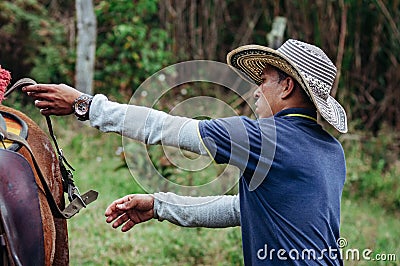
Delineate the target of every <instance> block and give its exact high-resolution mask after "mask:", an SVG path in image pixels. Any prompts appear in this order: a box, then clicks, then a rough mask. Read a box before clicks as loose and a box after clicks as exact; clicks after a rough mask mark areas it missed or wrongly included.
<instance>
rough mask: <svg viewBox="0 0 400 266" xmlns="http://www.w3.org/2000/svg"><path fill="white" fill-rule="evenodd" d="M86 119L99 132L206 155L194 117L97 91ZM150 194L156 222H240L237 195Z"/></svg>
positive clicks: (201, 224) (220, 224)
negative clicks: (122, 100) (121, 100)
mask: <svg viewBox="0 0 400 266" xmlns="http://www.w3.org/2000/svg"><path fill="white" fill-rule="evenodd" d="M89 118H90V125H91V126H92V127H95V128H97V129H99V130H100V131H102V132H115V133H118V134H120V135H123V136H125V137H128V138H131V139H135V140H138V141H141V142H143V143H145V144H163V145H167V146H174V147H179V148H183V149H185V150H188V151H192V152H195V153H198V154H203V155H206V154H207V152H206V149H205V147H204V146H203V145H202V142H201V140H200V138H199V135H198V133H197V130H198V123H199V121H198V120H195V119H191V118H186V117H179V116H171V115H169V114H167V113H165V112H161V111H157V110H154V109H151V108H148V107H143V106H136V105H127V104H119V103H116V102H111V101H109V100H108V99H107V97H106V96H104V95H101V94H98V95H95V96H94V98H93V100H92V104H91V107H90V113H89ZM177 132H178V134H177ZM154 196H155V199H154V218H156V219H158V220H159V221H163V220H167V221H169V222H171V223H174V224H177V225H180V226H186V227H210V228H218V227H230V226H239V225H240V209H239V197H238V195H236V196H227V195H224V196H209V197H187V196H178V195H176V194H173V193H155V194H154Z"/></svg>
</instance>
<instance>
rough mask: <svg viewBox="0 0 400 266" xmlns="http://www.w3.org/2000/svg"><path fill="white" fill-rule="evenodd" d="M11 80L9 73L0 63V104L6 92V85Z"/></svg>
mask: <svg viewBox="0 0 400 266" xmlns="http://www.w3.org/2000/svg"><path fill="white" fill-rule="evenodd" d="M10 81H11V73H10V71H7V70H5V69H3V68H1V65H0V104H1V102H2V101H3V100H4V93H5V92H6V89H7V86H8V85H9V84H10Z"/></svg>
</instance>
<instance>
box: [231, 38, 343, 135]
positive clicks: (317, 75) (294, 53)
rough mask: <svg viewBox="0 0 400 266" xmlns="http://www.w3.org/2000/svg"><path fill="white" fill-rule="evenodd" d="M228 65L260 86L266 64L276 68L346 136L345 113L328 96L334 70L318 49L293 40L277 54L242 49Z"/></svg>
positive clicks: (262, 48) (265, 49) (250, 47)
mask: <svg viewBox="0 0 400 266" xmlns="http://www.w3.org/2000/svg"><path fill="white" fill-rule="evenodd" d="M227 62H228V65H230V66H233V67H234V68H236V69H239V70H240V71H242V72H244V73H245V74H246V75H247V76H248V77H250V78H251V79H252V80H253V81H254V82H255V83H256V84H257V85H260V84H261V73H262V70H263V69H264V68H265V66H266V65H267V64H269V65H273V66H275V67H277V68H279V69H280V70H282V71H284V72H285V73H287V74H288V75H290V76H291V77H293V78H294V79H296V80H297V82H299V84H300V85H301V87H302V88H303V89H304V90H305V91H306V93H307V94H308V96H309V97H310V99H311V100H312V102H313V103H314V104H315V106H316V107H317V110H318V111H319V113H320V114H321V116H322V117H323V118H324V119H325V120H326V121H327V122H328V123H329V124H331V125H332V126H333V127H334V128H336V129H337V130H338V131H339V132H341V133H346V132H347V117H346V111H345V110H344V108H343V107H342V106H341V105H340V104H339V103H338V102H337V101H336V100H335V99H334V98H333V97H332V96H330V92H331V89H332V85H333V82H334V81H335V77H336V67H335V65H334V64H333V63H332V61H331V60H330V59H329V58H328V56H327V55H326V54H325V53H324V52H323V51H322V50H321V49H320V48H318V47H316V46H314V45H311V44H308V43H304V42H301V41H298V40H293V39H289V40H287V41H286V42H285V43H284V44H283V45H282V46H281V47H279V48H278V49H277V50H274V49H271V48H268V47H265V46H260V45H245V46H241V47H239V48H237V49H235V50H233V51H231V52H230V53H229V54H228V55H227Z"/></svg>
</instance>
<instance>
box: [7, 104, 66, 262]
mask: <svg viewBox="0 0 400 266" xmlns="http://www.w3.org/2000/svg"><path fill="white" fill-rule="evenodd" d="M0 111H4V112H8V113H11V114H14V115H16V116H18V117H19V118H20V119H22V120H23V121H25V123H26V124H27V125H28V137H27V142H28V144H29V146H30V147H31V149H32V151H33V154H34V156H35V159H36V161H37V163H38V165H39V166H40V169H41V171H42V173H43V176H44V177H45V178H46V181H47V184H48V186H49V188H50V190H51V192H52V194H53V197H54V199H55V200H56V202H57V204H58V205H59V206H60V207H61V208H63V207H64V194H63V187H62V177H61V172H60V167H59V163H58V158H57V154H56V152H55V151H54V149H53V146H52V143H51V142H50V140H49V138H48V137H47V135H46V133H45V132H44V131H43V130H42V129H41V128H40V127H39V126H38V125H37V124H36V123H35V122H34V121H33V120H32V119H30V118H29V117H28V116H26V115H25V114H23V113H22V112H19V111H17V110H15V109H12V108H10V107H7V106H4V105H0ZM18 153H19V154H21V155H22V156H23V157H25V158H26V160H27V161H28V162H29V164H30V166H31V168H32V170H33V173H34V175H35V180H36V184H37V186H38V188H39V189H38V197H39V203H40V215H41V218H42V225H43V240H44V242H43V243H44V253H45V254H44V256H45V258H44V260H45V265H68V264H69V252H68V231H67V222H66V220H65V219H61V218H54V216H53V214H52V212H51V209H50V206H49V204H48V201H47V199H46V195H45V194H44V192H43V187H42V184H41V182H40V179H39V177H38V174H37V172H36V171H35V167H34V166H33V161H32V158H31V155H30V153H29V152H28V150H27V149H26V148H25V147H21V148H20V149H19V150H18ZM0 160H1V158H0ZM26 219H29V217H26Z"/></svg>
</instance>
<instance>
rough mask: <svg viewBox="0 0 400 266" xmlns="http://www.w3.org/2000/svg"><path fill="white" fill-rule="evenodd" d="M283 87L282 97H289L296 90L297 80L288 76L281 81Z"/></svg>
mask: <svg viewBox="0 0 400 266" xmlns="http://www.w3.org/2000/svg"><path fill="white" fill-rule="evenodd" d="M281 83H282V86H283V89H282V93H281V98H282V99H287V98H289V97H290V96H291V95H292V94H293V93H294V91H295V88H296V82H295V81H294V79H293V78H292V77H286V78H285V79H284V80H282V81H281Z"/></svg>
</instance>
